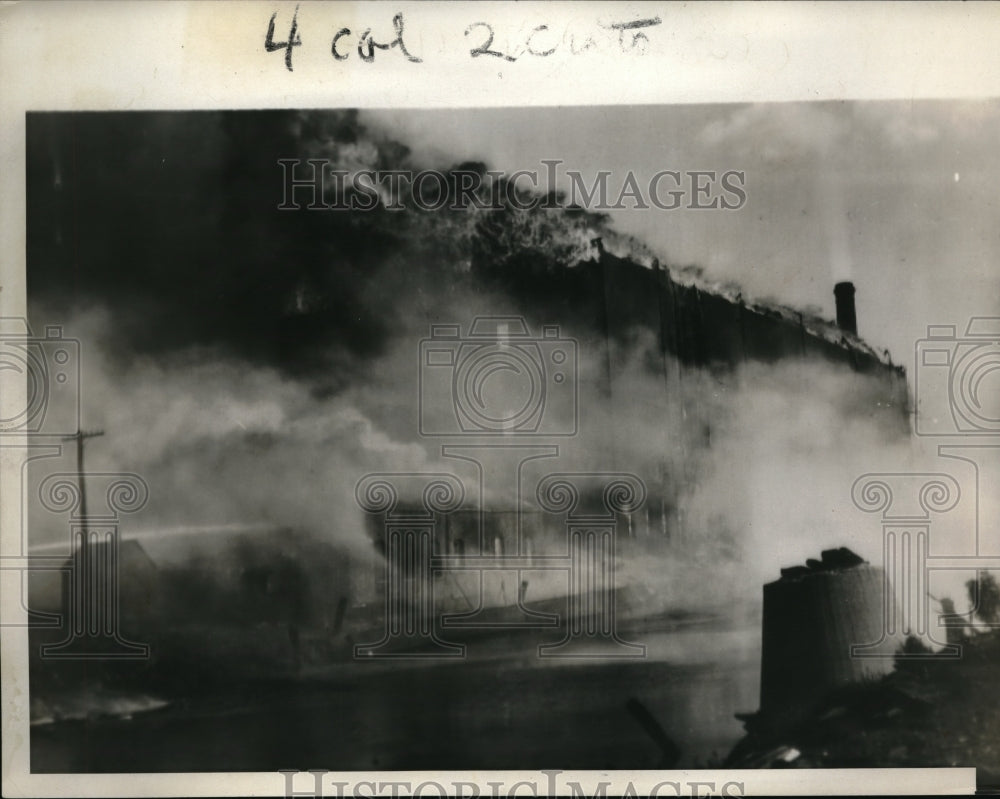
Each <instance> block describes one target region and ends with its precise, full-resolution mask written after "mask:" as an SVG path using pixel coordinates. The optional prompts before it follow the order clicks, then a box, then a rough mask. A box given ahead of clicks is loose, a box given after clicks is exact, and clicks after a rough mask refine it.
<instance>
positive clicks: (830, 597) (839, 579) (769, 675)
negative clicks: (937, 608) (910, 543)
mask: <svg viewBox="0 0 1000 799" xmlns="http://www.w3.org/2000/svg"><path fill="white" fill-rule="evenodd" d="M834 552H837V551H834ZM839 552H847V550H840V551H839ZM828 554H829V553H824V561H823V563H822V564H821V563H819V562H817V561H810V562H809V563H810V566H809V567H797V568H793V569H784V570H782V572H783V573H782V578H781V579H780V580H776V581H775V582H772V583H768V584H766V585H765V586H764V621H763V628H764V629H763V648H762V653H761V685H760V718H761V721H763V722H764V723H765V724H767V725H768V726H786V725H788V724H792V723H794V722H795V721H797V720H799V719H801V718H803V717H804V716H805V715H806V714H808V713H809V712H810V711H811V710H812V709H814V708H815V706H816V705H817V704H818V703H819V702H821V701H822V700H823V699H824V697H826V696H827V695H828V694H829V693H830V691H831V690H833V689H835V688H837V687H839V686H842V685H846V684H849V683H856V682H861V681H864V680H867V679H877V678H879V677H881V676H882V675H884V674H887V673H889V672H890V671H892V669H893V659H892V653H893V652H894V650H895V647H896V645H897V643H898V642H897V641H895V640H893V638H891V637H889V636H885V635H884V630H883V627H884V623H883V619H884V613H883V600H884V596H883V595H884V591H885V576H884V572H883V570H882V569H881V568H876V567H874V566H871V565H870V564H868V563H866V562H863V561H861V559H860V558H858V557H857V556H856V555H853V553H849V555H850V556H851V557H852V558H853V559H855V560H856V562H855V563H853V564H851V565H841V566H839V567H838V565H836V558H833V559H832V560H833V564H831V559H830V558H829V557H828ZM883 638H885V640H884V642H883V645H884V649H882V650H881V652H876V653H873V652H872V651H871V650H866V652H867V654H868V655H869V656H868V657H857V656H852V654H851V647H852V646H854V645H865V644H872V643H874V642H877V641H881V640H882V639H883ZM872 654H876V655H877V654H881V655H882V656H881V657H879V656H875V657H872V656H871V655H872Z"/></svg>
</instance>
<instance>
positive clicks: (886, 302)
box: [27, 102, 1000, 598]
mask: <svg viewBox="0 0 1000 799" xmlns="http://www.w3.org/2000/svg"><path fill="white" fill-rule="evenodd" d="M998 121H1000V109H998V107H997V106H996V104H984V103H971V104H956V103H950V102H949V103H944V104H938V103H922V104H899V103H893V104H881V103H874V104H861V103H853V104H822V105H775V106H732V107H729V106H727V107H703V106H697V107H670V108H594V109H530V110H529V109H513V110H512V109H507V110H504V111H480V110H477V111H470V112H467V113H456V112H454V111H449V112H447V113H446V112H424V111H421V112H415V111H414V112H411V111H407V112H402V111H393V112H362V113H354V112H344V113H297V112H288V113H237V114H224V113H207V112H206V113H193V114H145V113H144V114H77V115H72V116H55V115H39V116H29V122H28V141H29V147H28V164H27V169H28V175H27V179H28V203H29V208H28V264H29V268H28V288H29V310H30V312H31V318H32V321H33V323H34V324H36V326H37V325H44V324H53V323H61V324H63V325H64V326H65V328H66V331H67V335H74V336H77V337H79V338H80V339H81V342H82V348H83V363H84V369H83V373H82V382H83V408H84V418H83V423H84V426H85V427H102V428H104V429H106V431H107V433H106V436H105V438H103V439H99V440H98V441H96V442H94V443H93V444H92V445H89V449H88V466H89V467H90V468H93V469H124V470H130V471H135V472H138V473H139V474H142V475H143V476H144V477H145V478H146V479H147V481H148V482H149V483H150V486H151V493H152V497H151V501H150V506H149V508H148V510H147V512H146V513H145V516H144V519H143V520H142V525H143V526H146V527H157V526H161V527H162V526H165V525H178V524H179V525H184V524H198V523H229V522H233V521H238V522H243V521H245V522H266V523H274V524H276V525H290V526H297V527H301V528H303V529H307V530H309V531H311V532H313V533H314V534H317V535H320V536H332V537H333V538H334V539H336V540H338V541H341V542H344V543H347V544H349V545H354V546H363V545H364V539H363V537H362V535H361V533H360V531H361V529H362V521H361V514H360V512H359V511H358V508H357V506H356V503H355V502H354V499H353V490H354V484H355V482H356V481H357V479H358V478H359V477H360V476H361V475H362V474H365V473H366V472H369V471H378V470H386V469H389V470H392V471H407V470H423V471H426V470H428V469H432V468H433V469H438V468H441V469H445V470H446V469H454V468H455V464H454V463H453V462H452V463H447V464H446V463H443V462H442V460H441V458H440V457H439V454H437V452H436V450H435V448H434V446H431V445H429V444H427V442H422V441H420V439H419V436H418V435H417V433H416V425H417V421H418V419H417V412H418V409H417V408H416V406H415V397H416V389H417V370H418V357H417V356H418V351H417V342H418V340H419V339H420V338H421V337H423V336H426V335H427V332H428V328H429V325H430V323H432V322H434V323H440V322H455V321H460V322H465V321H467V320H469V319H471V317H472V316H474V315H475V314H477V313H487V314H488V313H521V312H524V308H522V307H520V306H519V305H518V303H517V302H515V301H513V300H512V299H511V297H509V296H506V295H501V294H499V293H496V292H494V291H493V290H491V289H487V288H485V287H484V286H482V285H479V284H476V283H475V282H474V281H472V282H470V281H468V280H464V279H458V278H456V275H459V276H460V275H464V274H465V273H467V272H468V268H469V261H470V258H472V257H474V255H475V242H474V241H473V240H474V239H475V236H476V234H477V232H481V230H480V229H479V228H477V227H476V224H477V218H476V217H474V216H473V215H472V214H471V213H463V212H455V213H447V212H442V213H422V212H418V211H405V212H386V211H375V212H370V213H363V214H348V213H342V212H307V211H278V210H276V206H277V204H278V203H279V202H280V201H281V194H282V188H283V187H282V182H281V172H280V169H279V167H278V165H277V159H278V158H282V157H298V158H307V157H322V158H328V159H330V160H331V161H333V162H334V163H336V164H338V165H340V166H342V167H343V168H345V169H348V170H355V169H358V168H363V167H369V168H381V169H389V168H401V167H404V166H413V167H415V168H421V167H428V166H430V167H437V168H448V167H452V166H454V165H456V164H460V163H463V162H469V161H482V162H485V163H486V164H488V165H489V167H490V168H493V169H502V170H505V171H507V172H513V171H515V170H517V169H541V167H540V162H541V159H543V158H559V159H562V160H563V161H564V165H565V166H564V168H565V169H579V170H580V171H581V172H582V173H583V174H584V175H585V176H590V175H592V174H593V173H594V172H596V170H598V169H606V170H610V171H611V172H612V175H613V176H614V175H617V174H624V173H625V172H627V171H628V170H633V171H634V172H635V173H637V174H640V175H646V176H647V179H648V176H649V175H652V174H653V173H655V172H656V171H658V170H661V169H678V170H685V169H705V170H713V169H714V170H719V171H725V170H727V169H737V170H744V171H745V172H746V173H747V179H746V188H747V194H748V198H749V199H748V203H747V205H746V206H745V207H744V208H743V209H741V210H738V211H693V210H691V211H687V210H677V211H657V212H654V211H642V210H639V211H630V212H626V211H612V212H611V213H610V222H608V223H605V222H604V221H603V220H602V219H601V218H599V217H597V216H587V215H576V216H574V215H569V214H565V213H563V212H558V213H556V214H554V215H550V216H541V217H538V218H537V219H535V220H534V221H533V222H532V223H531V224H532V225H534V227H533V228H531V229H530V230H528V229H527V228H525V229H518V231H519V232H518V233H517V237H515V238H516V247H519V248H521V249H520V250H519V251H518V252H516V253H515V255H519V256H521V257H524V258H527V259H529V260H531V259H536V260H537V259H538V258H544V257H548V255H550V254H551V253H552V252H554V251H558V252H560V253H561V254H563V255H565V254H567V253H570V254H573V253H575V254H579V252H583V251H584V250H585V248H586V244H587V240H588V238H589V236H590V235H591V234H592V233H593V232H599V231H602V230H604V229H605V228H606V227H608V226H613V227H614V228H616V229H617V230H619V231H621V232H623V233H626V234H634V235H635V236H636V237H638V238H639V239H641V240H642V241H644V242H645V243H646V244H647V245H648V246H649V248H650V250H651V251H652V252H653V253H656V254H657V255H659V256H660V258H661V260H662V261H663V262H664V263H665V264H668V265H673V266H680V265H687V264H696V265H699V266H701V267H703V268H704V280H705V281H707V282H708V283H712V282H714V281H718V282H720V283H722V282H726V283H736V284H738V285H740V286H741V287H743V288H744V289H745V293H746V295H747V296H748V297H761V298H765V297H768V298H772V299H775V300H777V301H779V302H782V303H786V304H791V305H795V306H798V307H800V308H808V307H810V306H818V307H819V309H820V310H821V315H824V316H826V317H827V318H831V317H832V316H833V307H832V285H833V282H834V281H835V280H839V279H845V278H849V279H852V280H853V281H854V282H855V283H856V284H857V286H858V316H859V327H860V330H861V332H862V334H863V335H865V336H866V337H867V338H869V340H871V341H872V342H873V343H874V344H876V345H879V346H880V347H888V348H889V349H890V351H891V353H892V355H893V358H894V360H895V361H896V362H903V363H909V361H910V356H909V354H908V353H909V352H910V351H911V348H912V345H913V340H914V339H916V338H919V337H920V336H921V335H923V333H924V332H925V327H926V325H927V324H928V323H948V322H951V323H961V322H963V321H964V319H965V318H966V317H967V316H968V315H970V314H980V315H987V314H996V313H998V312H1000V308H998V307H996V302H997V299H998V293H997V292H996V291H995V289H996V285H995V284H996V280H995V274H996V272H995V264H996V263H997V262H998V260H997V258H998V256H1000V252H997V250H998V249H1000V242H998V239H997V234H996V232H995V226H994V225H993V221H994V219H995V217H996V207H995V200H994V199H993V195H992V193H991V189H992V183H993V178H995V177H997V176H998V174H1000V155H998V154H997V153H996V152H995V147H993V146H992V145H993V143H994V142H995V141H996V134H997V133H1000V130H998V129H997V128H998ZM988 144H989V146H987V145H988ZM612 185H615V184H614V178H612ZM541 188H542V189H543V190H544V189H545V188H547V187H545V186H543V187H541ZM558 188H565V187H564V186H560V187H558ZM511 224H513V225H515V226H516V224H517V223H516V222H512V223H511ZM508 232H509V231H508ZM581 248H582V249H581ZM515 249H516V248H515ZM529 293H530V292H529ZM552 299H554V298H545V297H542V298H537V297H536V298H534V300H540V301H541V302H542V304H543V305H544V302H548V301H550V300H552ZM533 309H534V311H535V313H536V315H537V311H538V306H537V303H536V305H535V306H533ZM528 315H529V316H531V315H532V314H530V313H528ZM581 342H582V343H581V348H582V349H581V353H580V356H581V357H580V372H579V375H580V381H581V388H582V393H581V400H580V401H581V408H582V411H583V417H582V418H583V420H584V421H588V422H590V424H589V426H587V427H586V429H585V430H584V431H583V432H582V433H581V435H579V436H578V437H576V438H575V439H573V440H572V441H569V442H567V443H566V444H565V445H564V448H563V451H562V454H563V456H564V459H565V463H568V464H571V465H572V468H573V469H574V470H581V469H583V470H607V469H624V470H627V471H635V472H637V473H639V474H640V475H641V476H642V477H643V478H644V479H655V476H656V475H655V472H656V469H657V463H658V462H659V461H662V462H663V463H664V464H665V466H666V468H667V469H668V470H670V471H672V472H674V473H680V472H682V471H683V470H685V469H688V470H689V471H690V472H691V474H692V475H693V477H694V479H691V480H689V481H688V482H687V483H686V485H685V487H684V489H683V492H684V499H685V502H686V505H687V509H688V513H689V520H688V524H689V527H690V528H691V529H698V530H699V531H700V533H699V536H698V539H697V540H696V541H689V542H688V544H689V549H690V553H691V557H692V558H693V561H692V562H697V559H698V558H701V559H702V560H701V563H702V564H703V565H704V566H705V568H706V569H708V570H711V569H716V568H720V563H723V562H724V563H727V564H728V567H727V568H729V569H730V570H731V573H730V577H731V578H732V581H731V584H730V585H729V588H728V589H727V590H734V591H745V592H746V596H748V597H751V598H752V597H755V596H756V593H757V587H758V586H759V582H760V581H761V580H764V579H772V578H774V577H776V576H777V568H778V566H782V565H791V564H793V563H797V562H801V561H802V560H803V559H804V558H805V557H815V556H816V555H818V552H819V550H820V549H821V548H825V547H830V546H841V545H847V546H851V547H852V548H855V549H856V550H857V551H859V552H860V553H861V554H862V555H863V556H865V557H868V558H872V559H877V558H878V557H879V555H880V551H881V550H880V548H881V539H880V538H879V537H878V528H877V525H876V524H875V523H874V520H872V519H870V518H868V519H866V518H864V517H861V518H859V517H858V516H857V514H855V515H853V516H845V513H846V511H845V510H844V509H845V508H849V507H850V505H849V490H850V485H851V483H852V482H853V480H854V478H855V477H856V476H857V475H859V474H861V473H863V472H865V471H876V470H879V469H889V470H894V469H901V468H908V467H912V466H913V465H914V464H916V463H924V462H925V461H926V458H925V455H924V453H923V452H920V451H916V452H915V450H914V447H913V446H912V445H911V443H910V442H907V441H904V440H900V439H898V438H891V437H887V436H886V435H885V426H884V425H883V424H882V423H881V422H879V421H878V420H877V419H873V418H872V414H871V413H870V410H871V408H872V407H874V405H875V404H876V403H877V402H878V401H880V399H881V398H882V394H881V388H880V387H879V386H878V385H877V384H876V383H875V382H874V381H871V380H869V379H867V378H863V377H861V376H858V375H853V374H849V373H845V372H846V370H844V369H835V368H832V367H830V366H829V365H823V364H812V365H810V366H807V367H803V366H802V365H801V364H780V365H777V366H773V365H772V366H764V365H760V364H750V365H748V366H746V367H744V368H743V369H741V370H739V371H738V372H737V374H736V375H735V376H732V377H731V378H727V379H723V380H720V379H718V377H717V375H713V374H712V373H710V372H708V371H692V372H691V373H690V374H689V377H688V378H687V383H686V388H685V390H686V391H688V392H690V395H689V396H688V397H687V402H686V403H685V409H683V410H682V409H681V408H679V407H673V408H670V407H667V408H666V410H667V412H668V413H675V414H681V413H684V412H687V413H689V414H691V413H692V412H691V409H694V411H693V414H692V415H689V416H688V417H686V418H685V420H684V421H685V424H684V426H683V427H682V428H671V429H668V428H667V427H666V426H665V425H664V423H663V420H662V415H661V414H662V413H663V411H664V409H665V408H664V406H663V405H659V404H656V403H653V402H645V401H644V399H643V398H647V397H650V396H655V395H657V394H658V392H659V391H660V386H661V384H660V383H658V382H657V380H658V378H656V377H655V376H651V372H650V370H649V368H648V361H649V357H650V353H651V352H653V351H654V350H655V343H654V342H652V341H651V340H647V339H644V338H643V337H641V336H640V337H639V338H638V339H637V340H634V341H631V342H628V343H627V344H623V343H616V344H615V345H614V346H615V347H617V349H613V350H612V351H605V350H604V349H603V348H602V347H601V346H600V345H599V344H600V343H599V342H594V341H588V340H584V339H581ZM605 364H611V365H612V366H611V368H613V370H614V371H615V379H616V383H615V387H616V391H617V392H618V398H617V400H616V401H617V403H618V404H617V405H616V406H615V410H614V412H613V413H612V414H611V415H610V416H608V415H607V414H606V413H605V410H606V409H605V405H604V404H603V403H605V401H606V398H603V397H602V396H601V393H600V390H599V388H598V384H599V382H600V376H601V374H603V372H602V370H603V369H605V368H606V366H605ZM706 431H707V432H708V435H709V439H710V441H711V447H710V448H709V449H707V450H700V449H699V446H698V444H697V443H696V440H701V438H704V436H705V435H706ZM688 439H690V440H688ZM565 463H564V464H560V468H566V467H565ZM67 466H69V467H71V466H72V464H67ZM490 501H495V502H497V503H498V504H499V503H502V502H503V501H504V497H496V498H494V499H491V500H490ZM859 525H867V526H865V527H861V526H859ZM42 527H44V528H45V530H46V531H47V532H45V533H44V534H43V537H44V538H47V539H48V540H55V539H57V538H58V536H59V535H61V533H60V528H59V523H58V522H57V520H53V519H51V518H49V519H47V520H46V521H45V523H44V524H42ZM635 565H636V564H633V566H635ZM639 565H641V564H639ZM682 573H685V574H686V575H687V577H686V580H687V581H686V582H684V583H683V585H685V586H686V589H685V590H689V589H690V587H691V584H692V583H697V582H698V581H697V580H693V579H691V574H693V573H694V572H691V571H690V570H688V571H686V572H684V570H681V572H676V571H675V572H673V573H664V572H662V571H661V572H660V573H659V574H658V575H657V576H656V577H655V579H656V580H657V581H658V582H659V584H660V585H662V586H663V588H664V590H665V591H666V590H668V588H667V583H668V582H670V581H671V580H673V579H674V578H678V579H680V577H681V574H682ZM709 573H711V571H706V572H705V574H706V575H707V574H709ZM647 577H648V578H649V579H654V576H653V575H652V574H648V575H647ZM678 584H680V583H678Z"/></svg>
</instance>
